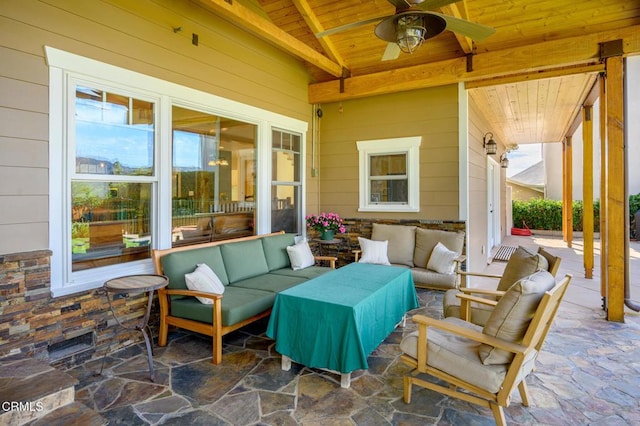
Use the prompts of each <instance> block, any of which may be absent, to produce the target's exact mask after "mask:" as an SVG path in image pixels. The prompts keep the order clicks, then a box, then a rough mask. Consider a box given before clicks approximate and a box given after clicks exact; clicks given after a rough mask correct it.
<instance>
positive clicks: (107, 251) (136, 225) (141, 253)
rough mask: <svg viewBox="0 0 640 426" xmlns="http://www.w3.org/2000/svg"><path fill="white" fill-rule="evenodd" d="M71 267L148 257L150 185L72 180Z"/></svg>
mask: <svg viewBox="0 0 640 426" xmlns="http://www.w3.org/2000/svg"><path fill="white" fill-rule="evenodd" d="M71 198H72V207H71V214H72V219H71V250H72V270H73V271H80V270H84V269H89V268H95V267H99V266H106V265H113V264H116V263H122V262H129V261H133V260H139V259H146V258H148V257H150V251H149V250H150V246H151V223H150V217H151V184H149V183H130V182H129V183H125V182H118V183H114V182H79V181H74V182H72V183H71Z"/></svg>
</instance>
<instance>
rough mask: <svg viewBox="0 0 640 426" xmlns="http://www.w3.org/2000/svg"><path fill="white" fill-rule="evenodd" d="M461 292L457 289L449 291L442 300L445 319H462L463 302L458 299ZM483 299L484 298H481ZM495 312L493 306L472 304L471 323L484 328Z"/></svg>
mask: <svg viewBox="0 0 640 426" xmlns="http://www.w3.org/2000/svg"><path fill="white" fill-rule="evenodd" d="M459 293H460V291H459V290H457V289H454V290H447V291H446V292H445V293H444V297H443V298H442V305H443V312H444V316H445V317H456V318H460V311H461V309H460V305H461V301H460V299H458V298H457V297H456V294H459ZM481 297H483V296H481ZM491 312H493V306H489V305H483V304H482V303H475V302H471V309H470V314H471V318H469V321H471V322H472V323H474V324H477V325H479V326H484V325H485V324H486V323H487V321H488V320H489V317H490V316H491Z"/></svg>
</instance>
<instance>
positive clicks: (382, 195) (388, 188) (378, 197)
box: [369, 179, 409, 203]
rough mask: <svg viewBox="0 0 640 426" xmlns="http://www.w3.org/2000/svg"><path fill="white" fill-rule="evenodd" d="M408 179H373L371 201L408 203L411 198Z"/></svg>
mask: <svg viewBox="0 0 640 426" xmlns="http://www.w3.org/2000/svg"><path fill="white" fill-rule="evenodd" d="M408 183H409V181H408V180H407V179H394V180H373V181H371V192H370V194H371V195H370V199H369V202H371V203H407V202H408V200H409V190H408Z"/></svg>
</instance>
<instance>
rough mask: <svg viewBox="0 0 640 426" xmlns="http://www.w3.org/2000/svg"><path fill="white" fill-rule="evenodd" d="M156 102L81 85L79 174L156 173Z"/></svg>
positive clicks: (77, 113) (77, 139) (78, 97)
mask: <svg viewBox="0 0 640 426" xmlns="http://www.w3.org/2000/svg"><path fill="white" fill-rule="evenodd" d="M153 107H154V105H153V103H151V102H146V101H142V100H139V99H134V98H130V97H126V96H121V95H116V94H113V93H108V92H105V91H101V90H97V89H92V88H89V87H82V86H78V87H77V89H76V103H75V149H76V173H87V174H107V175H136V176H151V175H153V155H154V151H153V150H154V125H153V123H154V121H153V118H154V117H153V114H154V112H153V111H154V108H153Z"/></svg>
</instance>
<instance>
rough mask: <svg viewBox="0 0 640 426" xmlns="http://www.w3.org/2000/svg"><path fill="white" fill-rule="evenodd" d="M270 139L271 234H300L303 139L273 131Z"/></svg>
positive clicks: (291, 134) (292, 134) (298, 136)
mask: <svg viewBox="0 0 640 426" xmlns="http://www.w3.org/2000/svg"><path fill="white" fill-rule="evenodd" d="M271 137H272V152H271V173H272V186H271V231H273V232H277V231H286V232H292V233H300V232H301V231H302V228H301V224H300V222H301V220H300V212H301V206H300V203H301V201H300V200H301V188H302V186H301V185H302V184H301V181H300V140H301V137H300V135H299V134H294V133H288V132H284V131H280V130H274V131H273V132H272V136H271Z"/></svg>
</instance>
